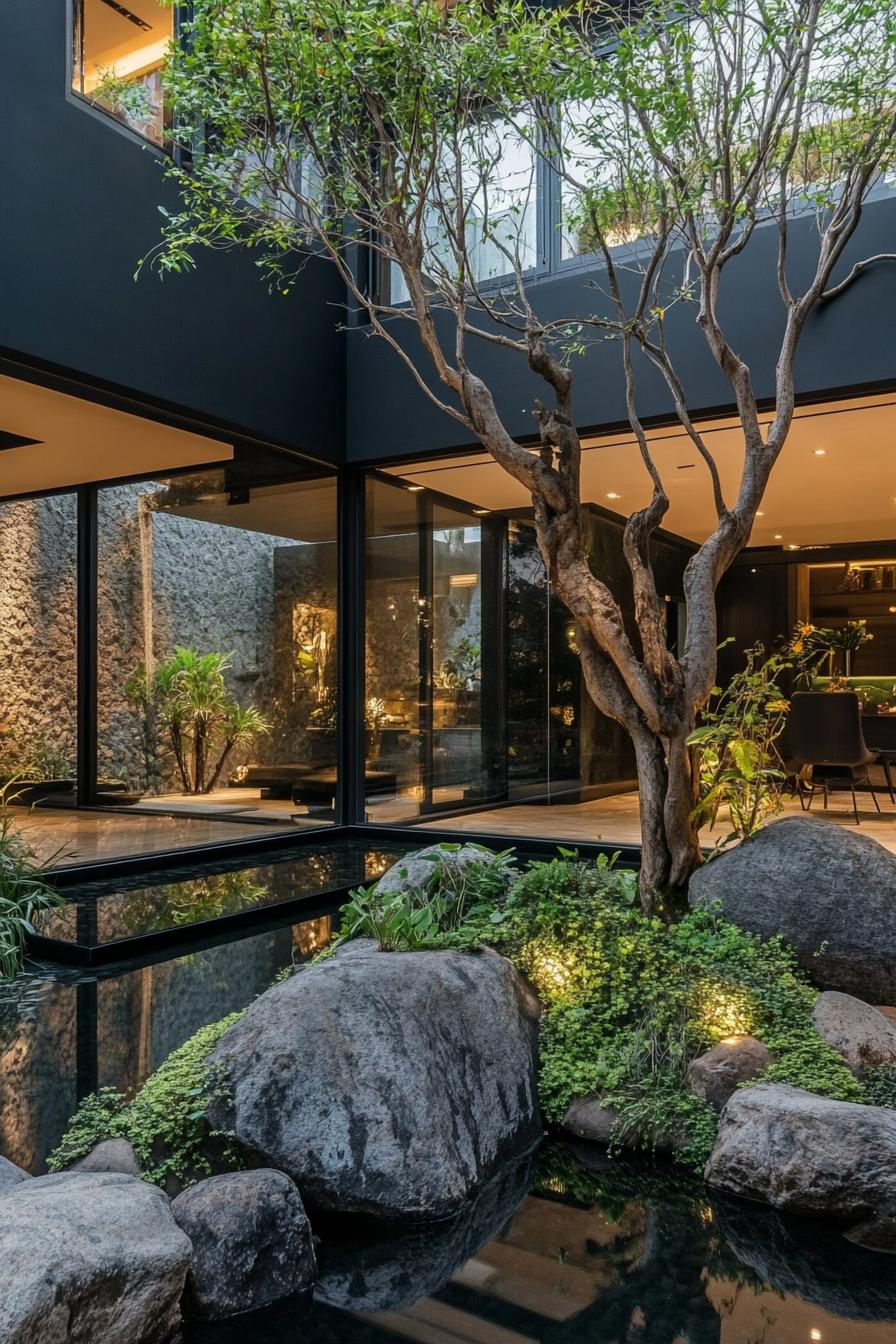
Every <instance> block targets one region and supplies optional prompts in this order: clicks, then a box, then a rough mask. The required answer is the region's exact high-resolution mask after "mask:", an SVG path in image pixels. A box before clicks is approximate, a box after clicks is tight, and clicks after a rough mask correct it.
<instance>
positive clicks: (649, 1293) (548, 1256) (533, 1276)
mask: <svg viewBox="0 0 896 1344" xmlns="http://www.w3.org/2000/svg"><path fill="white" fill-rule="evenodd" d="M382 862H384V857H383V856H374V857H373V858H370V859H367V860H365V863H366V864H367V866H368V867H369V868H370V870H371V871H370V876H375V875H376V874H375V872H374V871H373V869H375V868H376V867H377V866H378V865H379V864H380V863H382ZM295 876H296V874H295V872H294V871H293V872H292V873H291V874H290V872H289V870H288V866H284V865H275V864H267V865H265V866H264V867H263V868H262V867H256V868H254V869H251V870H245V872H244V874H243V876H242V877H241V879H240V880H239V881H235V879H234V878H233V877H232V876H229V877H228V878H227V879H226V880H224V881H223V882H219V883H218V884H217V886H216V884H215V883H212V886H211V888H210V887H209V875H208V874H204V875H200V876H197V877H195V878H193V879H190V880H192V881H195V882H196V883H197V886H196V889H195V891H194V892H192V893H191V891H190V890H189V889H188V888H187V887H186V886H185V882H184V879H183V878H182V877H181V878H179V880H178V882H177V884H176V890H166V889H165V888H166V885H167V884H166V883H164V882H155V883H154V885H153V886H152V887H146V888H142V889H129V890H128V891H127V892H118V893H114V892H105V893H103V897H105V896H109V897H110V898H111V899H110V900H109V901H108V905H107V907H106V911H107V913H102V911H101V917H100V920H99V923H98V924H96V925H95V926H94V927H95V928H96V930H97V932H98V933H101V934H102V933H105V934H107V935H108V934H111V935H112V937H113V938H118V937H121V936H122V932H124V933H125V935H127V933H130V932H131V931H132V930H133V929H135V928H138V929H139V930H140V931H141V932H143V931H144V930H145V929H146V927H147V924H149V925H150V926H153V925H154V926H155V927H158V926H159V922H160V921H161V920H168V919H169V918H171V917H176V915H177V911H178V910H180V909H184V910H189V909H191V908H192V907H193V900H194V899H195V900H197V901H198V900H202V901H205V902H208V901H209V900H210V899H212V900H215V899H218V898H221V899H223V900H224V901H225V903H226V902H227V901H229V900H231V899H238V900H239V901H240V902H242V901H243V900H244V899H245V898H246V894H247V892H249V893H250V899H252V900H253V901H255V900H258V901H259V903H261V904H272V905H275V904H276V903H277V901H278V899H279V896H278V893H279V892H280V891H281V890H285V889H286V886H287V884H288V883H290V882H291V881H292V880H293V879H294V878H295ZM258 888H264V890H263V891H261V892H260V893H259V892H258V890H257V889H258ZM103 897H101V905H102V899H103ZM157 916H158V918H157ZM333 928H334V919H333V914H332V913H331V912H326V911H325V912H324V913H321V911H320V909H318V910H317V911H316V913H315V917H314V918H310V919H307V918H306V919H303V920H295V922H291V923H284V924H283V925H282V926H281V927H273V928H268V929H266V930H265V931H264V932H262V933H256V934H254V935H252V936H244V937H240V938H237V939H232V940H230V941H226V942H225V941H217V942H215V943H213V944H212V945H208V946H203V947H200V948H197V949H196V950H193V951H189V952H186V953H182V954H180V955H173V954H170V953H169V954H164V956H162V955H160V956H159V957H158V958H157V959H155V960H146V961H145V962H144V963H142V964H136V963H133V962H131V963H127V964H121V965H117V966H111V967H109V968H108V969H104V970H103V972H102V973H101V974H96V973H87V972H83V971H77V970H68V971H63V970H61V969H60V968H59V967H52V966H49V965H35V966H32V967H30V968H29V973H28V974H27V975H25V976H23V977H21V978H20V979H19V980H18V981H17V982H16V983H15V984H14V985H13V986H12V987H11V988H9V989H8V990H7V991H6V992H5V993H4V994H3V995H0V1152H2V1153H3V1154H4V1155H5V1156H7V1157H9V1158H11V1159H12V1160H13V1161H15V1162H18V1163H19V1164H21V1165H22V1166H24V1167H27V1168H28V1169H29V1170H31V1171H33V1172H40V1171H41V1170H43V1169H44V1161H45V1158H46V1155H47V1153H48V1152H49V1151H50V1150H51V1149H52V1148H53V1146H54V1145H55V1144H56V1143H57V1142H58V1140H59V1137H60V1136H61V1134H62V1132H63V1131H64V1129H65V1127H66V1124H67V1122H68V1119H69V1117H70V1115H71V1114H72V1112H73V1111H74V1110H75V1108H76V1106H77V1104H78V1101H79V1099H80V1098H81V1097H83V1096H84V1095H85V1094H86V1093H87V1092H90V1091H92V1090H95V1089H96V1088H97V1087H98V1086H107V1085H108V1086H114V1087H118V1088H122V1089H125V1090H129V1089H135V1088H137V1087H138V1086H139V1085H140V1083H141V1082H142V1081H143V1079H144V1078H145V1077H146V1076H147V1074H148V1073H150V1072H151V1071H152V1070H153V1069H155V1068H156V1067H157V1066H158V1065H159V1064H160V1063H161V1062H162V1060H163V1059H165V1057H166V1056H167V1055H168V1054H169V1053H170V1051H171V1050H173V1049H175V1048H176V1047H177V1046H179V1045H180V1044H182V1043H183V1041H185V1040H186V1039H187V1038H188V1037H189V1036H191V1035H192V1034H193V1033H194V1032H195V1031H196V1030H197V1029H198V1028H199V1027H200V1026H202V1025H204V1024H205V1023H207V1022H213V1021H216V1020H217V1019H218V1018H221V1017H223V1016H224V1015H225V1014H227V1013H230V1012H233V1011H234V1010H236V1009H238V1008H241V1007H243V1006H245V1005H246V1004H247V1003H249V1002H251V1000H252V999H253V998H254V997H255V996H256V995H257V994H259V993H261V992H262V991H263V990H264V989H265V988H267V986H268V985H269V984H270V983H271V981H272V980H273V979H274V977H275V976H276V975H277V973H278V972H279V971H280V970H281V969H283V968H284V967H285V966H287V965H289V964H290V962H295V961H301V960H304V959H306V958H308V957H310V956H312V955H314V953H315V952H316V951H318V950H319V949H320V948H321V947H323V946H325V945H326V942H327V941H328V939H329V938H330V936H331V934H332V931H333ZM60 932H62V930H61V929H60ZM315 1226H316V1230H317V1231H318V1233H319V1234H320V1236H321V1248H320V1256H319V1258H320V1269H321V1275H320V1281H319V1283H318V1286H317V1290H316V1293H315V1299H314V1301H313V1302H308V1301H296V1302H290V1303H288V1304H285V1305H283V1306H281V1307H280V1308H278V1309H276V1310H274V1311H270V1312H267V1313H263V1314H260V1315H257V1316H255V1317H251V1318H240V1319H239V1320H236V1321H233V1322H229V1323H226V1324H218V1325H215V1326H209V1327H204V1328H201V1329H193V1330H191V1331H189V1332H188V1333H187V1334H186V1336H185V1341H184V1344H250V1341H251V1342H253V1344H254V1341H256V1340H258V1341H270V1344H304V1342H306V1341H307V1342H308V1344H385V1342H386V1341H400V1340H411V1341H419V1342H420V1344H533V1342H535V1341H537V1342H538V1344H896V1257H889V1256H883V1255H875V1254H872V1253H870V1252H867V1251H861V1250H859V1249H858V1248H856V1247H853V1246H852V1245H851V1244H850V1243H849V1242H847V1241H846V1240H845V1239H844V1238H842V1237H841V1236H840V1235H839V1234H837V1233H836V1232H832V1231H830V1230H826V1229H822V1228H818V1227H816V1226H814V1225H812V1224H810V1223H803V1222H799V1221H794V1220H784V1219H781V1218H779V1217H778V1216H777V1215H775V1214H773V1213H771V1212H770V1211H768V1210H765V1209H762V1208H755V1207H752V1206H748V1205H738V1204H734V1203H731V1202H727V1201H722V1200H718V1199H716V1198H715V1197H711V1196H710V1195H709V1194H708V1192H707V1190H706V1188H705V1187H704V1186H703V1185H702V1183H700V1182H699V1181H696V1180H690V1179H685V1178H682V1177H680V1176H678V1175H676V1174H675V1173H674V1172H673V1171H671V1170H670V1169H669V1168H662V1167H653V1166H651V1165H649V1164H647V1163H644V1164H626V1163H622V1162H620V1161H613V1160H610V1159H608V1158H607V1157H606V1155H605V1154H603V1153H602V1152H601V1151H599V1150H595V1149H591V1148H588V1147H587V1146H578V1147H572V1146H569V1145H565V1144H559V1143H555V1142H550V1143H548V1144H547V1145H545V1146H544V1147H543V1148H542V1150H541V1151H540V1152H539V1153H538V1154H536V1155H535V1157H534V1158H532V1159H530V1160H528V1161H526V1162H524V1163H521V1164H519V1165H518V1166H516V1167H514V1168H512V1169H511V1170H508V1171H505V1172H503V1173H501V1175H500V1177H499V1178H498V1179H497V1180H496V1181H494V1182H493V1183H492V1184H491V1185H490V1186H489V1187H487V1188H486V1189H485V1190H484V1191H483V1192H482V1193H481V1194H480V1196H479V1198H478V1199H477V1200H476V1201H475V1202H474V1203H473V1204H472V1205H471V1207H470V1208H469V1209H468V1210H467V1211H466V1213H465V1214H464V1216H463V1217H461V1218H460V1219H457V1220H455V1221H453V1222H451V1223H448V1224H444V1225H441V1226H439V1227H437V1228H435V1229H428V1230H421V1229H415V1228H413V1227H407V1228H401V1229H399V1230H398V1231H397V1232H394V1233H392V1234H390V1235H389V1236H386V1237H383V1236H381V1235H380V1236H370V1235H369V1234H364V1233H363V1231H362V1230H361V1229H359V1227H358V1224H357V1222H356V1220H350V1221H349V1222H347V1223H346V1222H342V1223H336V1224H323V1223H318V1222H316V1223H315Z"/></svg>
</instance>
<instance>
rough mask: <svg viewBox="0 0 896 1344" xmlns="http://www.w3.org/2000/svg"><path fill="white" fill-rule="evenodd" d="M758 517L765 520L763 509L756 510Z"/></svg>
mask: <svg viewBox="0 0 896 1344" xmlns="http://www.w3.org/2000/svg"><path fill="white" fill-rule="evenodd" d="M756 517H757V518H764V517H765V514H764V513H763V512H762V510H761V509H757V510H756Z"/></svg>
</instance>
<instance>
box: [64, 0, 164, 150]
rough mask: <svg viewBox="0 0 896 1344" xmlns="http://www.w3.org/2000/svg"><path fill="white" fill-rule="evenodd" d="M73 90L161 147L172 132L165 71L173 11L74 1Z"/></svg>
mask: <svg viewBox="0 0 896 1344" xmlns="http://www.w3.org/2000/svg"><path fill="white" fill-rule="evenodd" d="M73 4H74V25H73V34H74V52H73V60H72V88H73V89H74V90H75V92H76V93H82V94H84V95H85V96H86V97H88V98H89V99H90V100H91V102H93V103H94V104H96V106H97V107H101V108H103V110H104V111H106V112H109V113H110V114H111V115H112V116H113V117H117V118H118V120H119V121H121V122H123V123H124V124H125V125H126V126H129V127H130V128H131V130H134V131H137V132H138V133H139V134H140V135H144V136H145V137H146V138H147V140H151V141H152V142H153V144H156V145H162V144H164V141H165V134H166V128H167V120H166V110H165V105H164V99H163V96H162V84H161V68H162V62H163V61H164V59H165V55H166V51H167V47H168V43H169V41H170V39H171V36H172V31H173V13H174V11H173V9H172V7H171V6H169V5H163V4H160V3H158V0H127V3H126V4H125V3H123V0H122V3H119V0H73Z"/></svg>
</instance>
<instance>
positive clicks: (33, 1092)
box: [0, 914, 333, 1173]
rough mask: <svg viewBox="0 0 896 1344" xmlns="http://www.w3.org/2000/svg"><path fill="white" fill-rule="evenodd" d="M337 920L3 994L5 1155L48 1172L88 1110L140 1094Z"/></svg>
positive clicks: (48, 979) (46, 975)
mask: <svg viewBox="0 0 896 1344" xmlns="http://www.w3.org/2000/svg"><path fill="white" fill-rule="evenodd" d="M332 928H333V917H332V915H329V914H327V915H318V916H316V917H315V918H313V919H307V920H303V921H302V922H301V923H297V924H293V925H286V926H285V927H283V928H279V929H274V930H271V931H268V932H265V933H264V934H259V935H255V936H252V937H247V938H242V939H239V940H236V941H229V942H221V943H218V944H217V945H216V946H211V947H206V948H203V949H202V950H199V951H196V952H193V953H190V954H188V955H186V956H180V957H174V958H172V959H170V960H166V961H157V962H155V963H154V964H146V965H143V966H139V967H136V968H133V967H129V968H126V969H119V970H115V969H112V970H110V971H109V972H108V973H105V974H103V975H102V976H101V977H98V976H95V975H89V974H86V973H81V972H72V973H68V974H65V973H59V972H58V971H52V970H50V969H49V968H47V969H45V970H43V971H41V970H39V969H35V970H32V972H31V973H29V974H26V975H23V976H20V977H19V979H18V980H16V981H14V982H13V983H12V984H8V985H6V986H5V987H4V988H3V990H2V991H0V1152H2V1153H3V1155H4V1156H6V1157H8V1158H10V1159H11V1160H12V1161H13V1162H17V1163H18V1164H19V1165H20V1166H23V1167H25V1168H26V1169H27V1170H29V1171H31V1172H34V1173H37V1172H40V1171H42V1170H43V1169H44V1162H45V1159H46V1156H47V1154H48V1153H49V1152H50V1151H51V1150H52V1149H53V1148H54V1147H55V1146H56V1144H57V1143H58V1141H59V1139H60V1137H61V1135H62V1133H63V1132H64V1130H65V1128H66V1125H67V1124H68V1120H69V1118H70V1116H71V1115H72V1113H73V1112H74V1110H75V1109H76V1108H77V1105H78V1102H79V1101H80V1100H81V1098H82V1097H84V1096H86V1095H87V1094H88V1093H89V1092H93V1091H96V1089H97V1088H98V1087H106V1086H109V1087H116V1088H119V1089H121V1090H124V1091H129V1090H134V1089H136V1088H138V1087H139V1086H140V1085H141V1083H142V1082H143V1081H144V1079H145V1078H146V1077H147V1075H148V1074H150V1073H151V1072H152V1071H153V1069H156V1068H158V1066H159V1065H160V1064H161V1063H162V1061H163V1060H164V1059H165V1058H166V1057H167V1056H168V1055H169V1054H170V1053H171V1051H172V1050H175V1049H177V1047H178V1046H180V1045H182V1044H183V1043H184V1041H185V1040H187V1039H188V1038H189V1037H190V1036H192V1035H193V1033H194V1032H195V1031H198V1029H199V1028H200V1027H202V1026H204V1025H205V1024H206V1023H207V1022H216V1021H217V1020H218V1019H219V1018H222V1017H224V1016H226V1014H228V1013H231V1012H235V1011H236V1010H237V1009H239V1008H243V1007H245V1006H246V1005H247V1004H248V1003H251V1001H252V1000H253V999H254V998H255V997H256V995H258V994H260V993H261V992H262V990H264V989H267V987H268V986H269V985H270V984H271V982H272V980H273V979H274V977H275V976H276V975H277V973H278V972H279V971H280V970H282V969H283V968H284V967H285V966H288V965H289V964H290V962H292V961H304V960H307V959H308V958H309V957H311V956H313V955H314V953H315V952H317V951H319V950H320V949H321V948H322V947H324V946H326V944H327V942H328V941H329V938H330V934H331V931H332Z"/></svg>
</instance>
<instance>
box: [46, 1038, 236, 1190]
mask: <svg viewBox="0 0 896 1344" xmlns="http://www.w3.org/2000/svg"><path fill="white" fill-rule="evenodd" d="M239 1017H240V1013H231V1014H230V1015H229V1016H228V1017H225V1018H222V1020H221V1021H220V1022H212V1023H210V1024H209V1025H208V1026H205V1027H202V1028H201V1029H200V1030H199V1031H197V1032H196V1034H195V1035H194V1036H191V1037H190V1039H189V1040H188V1041H186V1042H185V1043H184V1044H183V1045H182V1046H181V1047H180V1048H179V1049H178V1050H174V1051H173V1052H172V1053H171V1054H170V1055H169V1056H168V1058H167V1059H166V1060H165V1062H164V1063H163V1064H161V1065H160V1066H159V1068H158V1069H156V1071H155V1073H153V1074H151V1075H150V1076H149V1078H147V1080H146V1082H145V1083H144V1084H143V1086H142V1087H141V1088H140V1090H139V1091H138V1092H137V1093H136V1094H135V1095H134V1096H133V1097H132V1098H130V1099H129V1098H128V1097H126V1096H125V1095H124V1093H122V1092H118V1091H117V1090H116V1089H115V1088H112V1087H104V1088H101V1089H100V1091H99V1092H97V1093H94V1094H91V1095H90V1096H88V1097H86V1098H85V1099H84V1101H82V1103H81V1105H80V1107H79V1108H78V1110H77V1111H76V1113H75V1115H74V1117H73V1118H72V1121H71V1123H70V1125H69V1127H68V1130H67V1131H66V1133H65V1134H64V1136H63V1138H62V1140H61V1142H60V1144H59V1146H58V1147H57V1148H56V1149H55V1150H54V1151H53V1152H52V1153H51V1154H50V1156H49V1157H48V1159H47V1166H48V1167H49V1168H50V1170H51V1171H63V1170H64V1169H65V1168H66V1167H68V1166H70V1165H71V1164H72V1163H73V1162H77V1161H78V1160H79V1158H82V1157H86V1156H87V1154H88V1153H89V1152H90V1150H91V1149H92V1148H94V1147H95V1146H96V1144H98V1143H101V1142H103V1140H104V1139H113V1138H121V1139H127V1141H128V1143H130V1145H131V1147H132V1148H133V1149H134V1153H135V1154H136V1157H137V1162H138V1163H139V1166H140V1170H141V1172H142V1174H143V1178H144V1180H147V1181H152V1182H153V1183H154V1184H156V1185H160V1186H162V1187H168V1186H169V1185H171V1186H173V1188H178V1187H180V1186H183V1185H187V1184H190V1183H192V1182H193V1181H195V1180H198V1179H199V1178H200V1177H202V1176H210V1175H211V1174H212V1164H211V1161H210V1158H209V1139H210V1138H211V1139H213V1140H214V1139H220V1140H222V1143H221V1144H220V1145H219V1147H220V1155H221V1157H222V1165H224V1166H229V1167H232V1166H234V1165H239V1164H238V1162H237V1158H236V1154H235V1152H228V1145H227V1142H226V1136H225V1135H217V1134H210V1131H209V1127H208V1124H207V1122H206V1118H205V1112H206V1108H207V1107H208V1105H209V1103H210V1101H211V1100H212V1097H213V1096H214V1095H215V1093H216V1091H217V1089H218V1088H219V1087H220V1079H218V1078H216V1077H215V1074H214V1071H213V1070H212V1069H210V1068H209V1067H208V1065H207V1064H206V1062H205V1060H206V1056H207V1055H208V1054H209V1052H210V1051H211V1050H212V1049H213V1048H214V1046H215V1045H217V1043H218V1041H219V1040H220V1039H221V1037H222V1036H223V1035H224V1032H225V1031H226V1030H227V1028H228V1027H231V1026H232V1025H233V1023H234V1022H236V1021H237V1020H238V1018H239Z"/></svg>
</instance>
